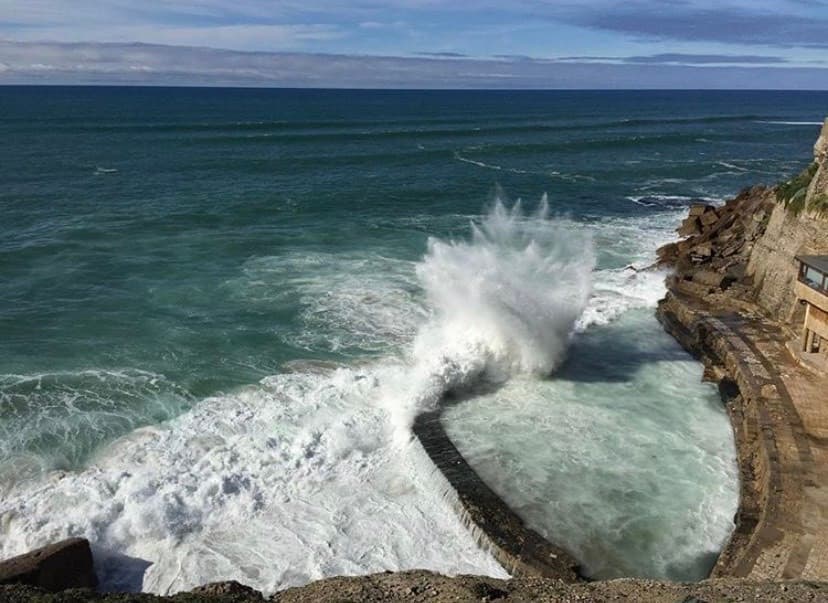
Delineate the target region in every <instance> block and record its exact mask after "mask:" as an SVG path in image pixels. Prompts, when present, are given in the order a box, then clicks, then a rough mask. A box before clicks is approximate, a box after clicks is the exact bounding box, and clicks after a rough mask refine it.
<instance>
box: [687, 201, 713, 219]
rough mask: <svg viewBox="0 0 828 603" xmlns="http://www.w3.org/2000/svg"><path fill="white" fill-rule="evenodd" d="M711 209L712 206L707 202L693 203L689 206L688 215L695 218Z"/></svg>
mask: <svg viewBox="0 0 828 603" xmlns="http://www.w3.org/2000/svg"><path fill="white" fill-rule="evenodd" d="M713 209H714V208H713V206H712V205H708V204H707V203H693V205H691V206H690V211H689V213H688V215H689V216H690V217H693V218H697V217H699V216H700V215H702V214H704V213H707V212H711V211H713Z"/></svg>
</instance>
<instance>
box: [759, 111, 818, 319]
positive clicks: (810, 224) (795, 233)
mask: <svg viewBox="0 0 828 603" xmlns="http://www.w3.org/2000/svg"><path fill="white" fill-rule="evenodd" d="M811 170H812V171H813V176H811V179H810V182H808V183H807V185H806V187H804V188H805V190H804V191H798V192H795V193H793V196H794V197H795V196H796V195H797V194H802V195H804V200H803V203H802V205H803V208H802V210H800V211H797V206H796V201H794V200H792V201H791V202H790V203H787V204H786V203H784V202H782V201H780V202H779V203H778V204H777V205H776V207H775V208H774V209H773V212H772V213H771V216H770V220H769V222H768V224H767V229H766V230H765V232H764V234H763V236H762V237H760V238H759V239H758V241H757V242H756V245H755V247H754V248H753V252H752V253H751V256H750V262H749V263H748V266H747V276H748V277H749V278H751V279H752V280H753V287H754V292H755V299H756V301H757V303H758V304H759V305H760V306H761V307H762V308H763V309H764V310H765V311H766V312H767V313H768V314H769V315H770V316H771V317H772V318H774V319H776V320H778V321H780V322H789V321H791V319H792V317H793V315H794V312H795V310H796V308H795V306H794V302H795V301H796V296H795V294H794V284H795V282H796V271H797V263H796V261H795V259H794V258H795V257H796V256H797V255H820V254H825V253H828V211H826V210H828V120H826V121H825V125H824V126H823V128H822V133H821V134H820V137H819V139H818V140H817V142H816V144H815V145H814V163H813V164H812V168H811Z"/></svg>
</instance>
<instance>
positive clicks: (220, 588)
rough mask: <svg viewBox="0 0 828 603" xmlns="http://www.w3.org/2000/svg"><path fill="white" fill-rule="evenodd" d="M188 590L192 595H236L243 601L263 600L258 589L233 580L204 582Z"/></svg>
mask: <svg viewBox="0 0 828 603" xmlns="http://www.w3.org/2000/svg"><path fill="white" fill-rule="evenodd" d="M190 592H191V593H192V594H194V595H199V596H202V597H223V598H227V597H237V598H239V599H241V600H244V601H250V600H262V601H263V600H264V599H263V598H262V594H261V593H260V592H259V591H257V590H255V589H253V588H250V587H249V586H245V585H244V584H240V583H239V582H236V581H235V580H231V581H228V582H212V583H211V584H205V585H204V586H199V587H197V588H194V589H193V590H192V591H190Z"/></svg>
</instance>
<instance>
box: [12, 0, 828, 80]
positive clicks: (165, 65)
mask: <svg viewBox="0 0 828 603" xmlns="http://www.w3.org/2000/svg"><path fill="white" fill-rule="evenodd" d="M4 83H5V84H28V83H44V84H50V83H53V84H155V85H224V86H296V87H357V88H743V87H748V88H771V89H774V88H776V89H823V90H824V89H828V0H776V1H771V0H752V1H750V0H719V1H714V0H630V1H626V2H610V1H608V0H581V1H579V2H575V1H571V2H570V1H555V0H354V1H351V0H271V1H268V0H191V1H189V2H185V1H183V0H97V1H94V0H72V1H70V0H0V84H4Z"/></svg>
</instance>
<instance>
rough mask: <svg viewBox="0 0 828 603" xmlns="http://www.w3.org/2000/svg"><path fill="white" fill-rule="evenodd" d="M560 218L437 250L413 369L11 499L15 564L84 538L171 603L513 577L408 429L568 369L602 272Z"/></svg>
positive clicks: (31, 483) (120, 579) (237, 405)
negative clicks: (523, 376)
mask: <svg viewBox="0 0 828 603" xmlns="http://www.w3.org/2000/svg"><path fill="white" fill-rule="evenodd" d="M548 212H549V210H548V205H547V204H546V201H545V199H544V202H543V203H541V207H540V209H539V210H538V211H537V212H535V213H533V214H531V215H527V214H524V213H523V212H522V211H521V209H520V205H519V204H517V205H515V206H514V207H513V208H511V209H507V208H506V207H505V206H504V205H503V204H501V203H499V202H498V203H497V204H496V205H495V207H494V208H493V210H492V212H491V213H490V214H489V215H488V216H487V217H486V218H485V219H484V220H482V221H481V222H480V223H479V224H473V225H472V227H471V229H472V232H471V237H470V239H468V240H459V241H443V240H440V239H436V238H432V239H430V240H429V242H428V247H427V251H426V254H425V256H424V258H423V259H422V261H421V262H419V263H418V264H417V265H416V267H415V275H416V278H417V280H418V282H419V285H420V287H421V288H422V290H423V292H424V295H425V308H426V310H425V314H424V316H423V317H422V320H421V321H420V325H419V329H418V330H417V332H416V334H415V335H414V336H413V341H411V342H410V347H408V348H407V349H406V348H402V349H401V351H400V353H399V354H397V355H393V354H392V355H388V356H386V357H384V358H382V359H379V360H376V361H373V362H370V363H367V364H364V365H362V366H352V367H344V368H335V367H333V366H329V365H324V364H315V365H314V366H313V367H312V370H304V371H303V370H301V366H300V370H299V372H296V367H295V366H294V367H291V368H292V370H289V371H286V372H284V373H283V374H279V375H275V376H272V377H268V378H266V379H263V380H262V381H261V382H260V383H259V384H257V385H255V386H251V387H248V388H245V389H242V390H240V391H237V392H233V393H229V394H225V395H221V396H215V397H212V398H208V399H205V400H202V401H200V402H199V403H198V404H196V405H195V406H194V408H193V409H192V410H190V411H188V412H186V413H184V414H183V415H181V416H179V417H177V418H176V419H173V420H171V421H169V422H167V423H162V424H160V425H153V426H147V427H143V428H139V429H136V430H135V431H133V432H131V433H129V434H128V435H126V436H124V437H122V438H120V439H118V440H116V441H114V442H112V443H111V444H109V445H107V446H105V447H104V448H102V449H99V450H97V451H96V452H95V453H94V455H93V456H92V458H91V460H90V462H89V463H88V464H87V466H86V467H85V468H83V469H81V470H75V471H69V472H57V473H53V474H49V475H47V476H44V477H42V478H40V479H31V480H26V481H18V482H15V483H12V484H8V485H6V486H5V487H4V488H3V491H2V496H1V497H0V530H2V534H3V537H2V538H0V555H4V556H5V555H12V554H15V553H19V552H22V551H23V550H26V549H29V548H32V547H34V546H37V545H40V544H43V543H45V542H48V541H52V540H55V539H57V538H60V537H64V536H69V535H81V536H85V537H87V538H89V539H90V540H91V542H92V543H93V546H94V548H95V550H96V556H97V557H99V558H100V560H101V565H100V567H99V571H100V573H101V578H102V582H103V584H104V586H105V587H108V588H126V589H143V590H149V591H153V592H158V593H167V592H175V591H178V590H182V589H186V588H190V587H192V586H195V585H197V584H199V583H203V582H206V581H210V580H220V579H236V580H241V581H242V582H245V583H248V584H251V585H253V586H255V587H258V588H261V589H263V590H265V591H273V590H275V589H277V588H284V587H287V586H292V585H298V584H304V583H306V582H308V581H310V580H313V579H316V578H321V577H324V576H330V575H334V574H346V575H347V574H356V573H366V572H375V571H382V570H385V569H407V568H414V567H423V568H429V569H433V570H436V571H441V572H446V573H478V574H479V573H483V574H488V575H494V576H500V577H505V575H506V574H505V572H504V571H503V570H502V568H500V567H499V566H498V564H497V563H496V562H495V561H494V560H493V559H492V558H491V556H490V555H489V554H488V553H486V552H484V551H482V550H481V549H480V548H479V547H478V546H477V543H476V542H475V540H474V538H473V536H472V535H471V534H470V533H469V532H468V531H467V530H466V529H465V527H464V526H463V524H462V522H461V521H460V520H459V519H458V518H457V517H456V516H455V514H454V511H453V504H454V503H453V502H452V500H450V496H448V493H446V492H445V491H444V488H443V489H438V488H436V487H435V485H434V478H433V472H434V467H433V465H431V463H430V461H429V460H428V458H427V456H426V455H425V453H424V452H423V451H422V449H421V447H419V443H418V442H416V440H414V439H413V435H412V433H411V430H410V424H411V421H412V420H413V418H414V416H415V415H416V414H417V413H419V412H422V411H423V410H425V409H428V408H433V407H434V406H435V405H436V404H438V403H439V400H440V399H441V398H442V397H443V396H444V395H445V394H446V393H447V392H448V391H451V390H455V389H457V388H462V387H465V386H469V385H473V384H475V383H478V382H480V381H481V380H485V381H489V382H502V381H503V380H505V379H507V378H508V377H509V376H510V375H512V374H516V373H527V374H540V375H545V374H548V373H549V372H550V371H552V370H554V369H555V367H556V366H558V365H559V363H560V362H561V361H562V359H563V356H564V354H565V351H566V347H567V343H568V339H569V337H570V335H571V333H572V331H573V330H574V328H575V323H576V321H577V320H578V318H579V316H580V315H581V313H582V312H583V310H584V308H585V307H586V305H587V303H588V299H589V293H590V283H591V273H592V269H593V266H594V261H595V259H594V253H593V251H592V246H591V242H590V237H589V236H588V235H587V234H586V233H585V232H579V231H578V230H577V229H573V228H571V227H570V226H569V225H567V224H561V223H556V222H555V221H552V220H550V219H549V215H548ZM266 269H267V265H266V266H264V267H262V266H255V265H254V266H250V267H249V270H251V271H252V274H250V275H249V276H250V277H251V278H252V279H254V280H256V279H261V278H262V272H261V271H262V270H266ZM277 280H278V275H277ZM302 286H307V283H304V284H302ZM248 293H249V292H248ZM378 295H382V293H381V292H379V293H378ZM369 305H370V304H369ZM349 315H350V312H348V311H346V312H343V313H342V314H341V315H340V317H339V318H340V319H343V320H345V319H347V317H348V316H349ZM333 318H334V319H336V317H333ZM379 327H380V328H384V327H383V325H379ZM29 381H30V380H29ZM27 382H28V381H27ZM12 386H13V387H22V385H21V384H20V383H17V382H15V383H13V384H12ZM136 567H138V568H140V571H136V569H135V568H136Z"/></svg>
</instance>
